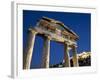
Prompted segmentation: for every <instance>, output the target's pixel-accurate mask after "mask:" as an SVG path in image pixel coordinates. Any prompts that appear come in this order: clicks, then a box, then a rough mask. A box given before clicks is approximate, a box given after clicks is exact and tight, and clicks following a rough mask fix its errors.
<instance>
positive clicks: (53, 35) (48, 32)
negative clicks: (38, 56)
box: [23, 17, 79, 69]
mask: <svg viewBox="0 0 100 80" xmlns="http://www.w3.org/2000/svg"><path fill="white" fill-rule="evenodd" d="M37 34H40V35H41V36H42V37H43V39H44V41H45V42H44V47H43V56H42V64H41V66H42V68H49V67H50V65H49V61H50V58H49V57H50V41H51V40H54V41H57V42H59V43H63V44H64V67H70V56H69V51H70V50H72V52H73V65H74V66H75V67H78V66H79V64H78V58H77V50H76V48H77V43H76V41H77V39H78V38H79V37H78V35H77V34H76V33H75V32H74V31H72V30H71V29H69V28H68V27H67V26H66V25H64V24H63V23H62V22H60V21H57V20H54V19H50V18H47V17H42V18H41V19H40V20H39V22H37V24H36V27H34V28H32V27H30V28H29V30H28V41H27V47H26V49H25V52H24V58H23V68H24V69H30V64H31V59H32V53H33V50H34V49H33V48H34V43H35V37H36V35H37Z"/></svg>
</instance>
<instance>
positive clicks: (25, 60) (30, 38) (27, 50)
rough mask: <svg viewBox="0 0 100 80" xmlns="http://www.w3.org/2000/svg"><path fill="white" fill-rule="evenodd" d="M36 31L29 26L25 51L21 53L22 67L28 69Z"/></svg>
mask: <svg viewBox="0 0 100 80" xmlns="http://www.w3.org/2000/svg"><path fill="white" fill-rule="evenodd" d="M36 33H37V32H36V31H35V30H33V29H31V28H30V29H29V31H28V40H27V44H26V48H25V53H24V54H23V56H24V57H23V68H24V69H30V65H31V59H32V53H33V48H34V42H35V36H36Z"/></svg>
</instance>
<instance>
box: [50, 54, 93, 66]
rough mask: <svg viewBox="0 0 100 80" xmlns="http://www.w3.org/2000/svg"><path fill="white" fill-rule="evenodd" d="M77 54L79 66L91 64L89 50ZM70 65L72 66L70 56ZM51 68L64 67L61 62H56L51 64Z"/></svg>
mask: <svg viewBox="0 0 100 80" xmlns="http://www.w3.org/2000/svg"><path fill="white" fill-rule="evenodd" d="M77 56H78V61H79V66H91V52H82V53H80V54H78V55H77ZM70 63H71V67H73V61H72V58H71V59H70ZM50 67H51V68H54V67H64V65H63V62H61V63H59V64H56V65H51V66H50Z"/></svg>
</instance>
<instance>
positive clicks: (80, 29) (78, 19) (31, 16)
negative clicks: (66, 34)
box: [23, 10, 91, 68]
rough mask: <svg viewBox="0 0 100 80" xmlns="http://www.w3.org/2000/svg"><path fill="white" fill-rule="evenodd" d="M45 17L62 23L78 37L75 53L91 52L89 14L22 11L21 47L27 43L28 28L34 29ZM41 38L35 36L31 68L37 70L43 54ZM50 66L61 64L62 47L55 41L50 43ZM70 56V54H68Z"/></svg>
mask: <svg viewBox="0 0 100 80" xmlns="http://www.w3.org/2000/svg"><path fill="white" fill-rule="evenodd" d="M42 16H46V17H49V18H53V19H55V20H58V21H61V22H63V23H64V24H65V25H66V26H68V27H69V28H70V29H72V30H73V31H74V32H75V33H76V34H77V35H78V36H79V40H78V41H77V45H78V47H77V52H78V53H81V52H83V51H91V44H90V42H91V14H89V13H74V12H73V13H72V12H71V13H69V12H48V11H30V10H23V47H24V48H25V46H26V42H27V31H28V29H29V27H30V26H33V27H35V25H36V23H37V21H38V20H39V19H41V18H42ZM43 42H44V40H43V38H41V37H40V36H36V39H35V45H34V51H33V56H32V62H31V68H39V67H40V64H41V59H42V52H43ZM50 45H51V46H50V64H57V63H60V62H62V60H63V56H64V55H63V54H64V45H63V44H60V43H57V42H55V41H51V42H50ZM70 56H72V53H70Z"/></svg>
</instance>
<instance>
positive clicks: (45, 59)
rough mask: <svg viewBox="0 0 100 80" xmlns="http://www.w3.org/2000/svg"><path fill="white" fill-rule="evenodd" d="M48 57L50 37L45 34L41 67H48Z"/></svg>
mask: <svg viewBox="0 0 100 80" xmlns="http://www.w3.org/2000/svg"><path fill="white" fill-rule="evenodd" d="M49 58H50V37H49V36H46V37H45V38H44V47H43V56H42V67H43V68H49Z"/></svg>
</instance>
